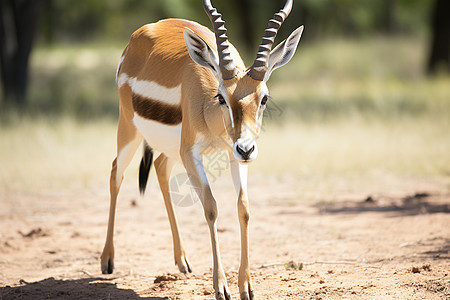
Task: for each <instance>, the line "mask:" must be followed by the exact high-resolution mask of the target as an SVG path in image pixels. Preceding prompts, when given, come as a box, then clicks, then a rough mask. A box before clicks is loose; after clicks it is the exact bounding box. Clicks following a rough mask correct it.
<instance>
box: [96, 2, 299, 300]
mask: <svg viewBox="0 0 450 300" xmlns="http://www.w3.org/2000/svg"><path fill="white" fill-rule="evenodd" d="M292 5H293V0H287V1H286V4H285V6H284V7H283V9H281V10H280V11H279V12H278V13H276V14H275V15H274V17H273V18H272V19H270V20H269V23H268V27H267V29H266V30H265V31H264V37H263V38H262V42H261V44H260V46H259V49H258V53H257V56H256V59H255V61H254V63H253V65H252V66H251V67H249V68H247V67H245V65H244V63H243V61H242V59H241V57H240V55H239V53H238V52H237V50H236V49H235V48H234V46H233V45H232V44H231V43H230V42H229V41H228V37H227V35H226V33H227V29H226V28H225V25H224V24H225V22H224V21H223V19H222V15H221V14H220V13H218V12H217V9H216V8H214V7H213V6H212V4H211V1H210V0H203V7H204V9H205V12H206V13H207V15H208V16H209V18H210V20H211V22H212V25H213V27H214V32H211V31H210V30H209V29H208V28H206V27H204V26H202V25H200V24H198V23H196V22H192V21H187V20H184V19H165V20H161V21H158V22H156V23H152V24H147V25H144V26H143V27H141V28H140V29H138V30H137V31H135V32H134V33H133V34H132V36H131V38H130V41H129V43H128V45H127V46H126V48H125V50H124V52H123V54H122V57H121V59H120V63H119V66H118V68H117V74H116V81H117V86H118V93H119V98H120V113H119V124H118V132H117V156H116V158H115V159H114V161H113V163H112V170H111V177H110V197H111V198H110V209H109V220H108V230H107V236H106V243H105V247H104V249H103V252H102V255H101V270H102V273H104V274H108V273H109V274H111V273H112V272H113V269H114V245H113V235H114V219H115V212H116V203H117V195H118V193H119V189H120V185H121V183H122V180H123V174H124V171H125V169H126V168H127V166H128V165H129V163H130V162H131V160H132V157H133V156H134V154H135V152H136V150H137V148H138V146H139V145H140V144H141V142H142V140H144V147H143V148H144V153H143V156H142V160H141V164H140V169H139V187H140V191H141V193H142V194H143V193H144V192H145V189H146V184H147V180H148V174H149V171H150V167H151V165H152V162H153V154H154V153H157V154H159V155H158V156H157V158H156V159H155V161H154V166H155V170H156V174H157V178H158V181H159V185H160V188H161V191H162V194H163V198H164V203H165V207H166V210H167V214H168V218H169V222H170V228H171V231H172V238H173V249H174V257H175V264H176V265H177V266H178V268H179V270H180V272H182V273H187V272H191V266H190V263H189V261H188V259H187V256H186V251H185V248H184V245H183V240H182V239H181V236H180V232H179V229H178V224H177V218H176V216H175V213H174V209H173V205H172V201H171V196H170V193H169V179H170V174H171V171H172V168H173V167H174V164H175V163H176V162H182V164H183V166H184V168H185V169H186V172H187V174H188V176H189V179H190V181H191V184H192V185H193V186H195V187H196V189H195V190H196V191H197V194H198V197H199V199H200V200H201V204H202V206H203V210H204V215H205V218H206V222H207V224H208V227H209V232H210V238H211V247H212V256H213V286H214V291H215V297H216V299H230V293H229V289H228V286H227V280H226V277H225V273H224V270H223V267H222V263H221V259H220V254H219V243H218V238H217V225H216V221H217V216H218V210H217V203H216V200H215V199H214V197H213V195H212V192H211V188H210V184H209V182H208V178H207V176H206V172H205V167H204V165H203V163H202V154H203V153H204V152H205V151H206V149H208V148H210V147H215V148H217V149H225V150H226V151H227V152H228V153H229V159H230V169H231V173H232V178H233V183H234V186H235V189H236V193H237V196H238V198H237V207H238V216H239V224H240V237H241V261H240V268H239V274H238V285H239V293H240V297H241V299H254V296H253V288H252V284H251V280H250V271H249V250H248V223H249V216H250V214H249V204H248V196H247V172H248V164H249V163H250V162H252V161H254V160H255V158H256V157H257V154H258V148H257V145H256V142H255V140H256V139H257V137H258V135H259V133H260V129H261V122H262V117H263V112H264V109H265V108H266V102H267V101H268V100H269V99H270V96H269V91H268V88H267V85H266V83H267V81H268V79H269V77H270V75H271V74H272V72H273V71H274V70H275V69H277V68H279V67H281V66H283V65H285V64H286V63H288V62H289V60H290V59H291V58H292V56H293V55H294V53H295V51H296V49H297V45H298V43H299V41H300V37H301V35H302V32H303V26H301V27H299V28H297V29H296V30H295V31H293V32H292V33H291V35H290V36H289V37H288V38H287V39H286V40H284V41H283V42H281V43H280V44H279V45H278V46H277V47H276V48H274V49H273V50H272V46H273V44H274V40H275V37H276V35H277V32H278V30H279V28H280V26H281V24H282V23H283V22H284V20H285V19H286V17H287V16H288V15H289V13H290V11H291V9H292Z"/></svg>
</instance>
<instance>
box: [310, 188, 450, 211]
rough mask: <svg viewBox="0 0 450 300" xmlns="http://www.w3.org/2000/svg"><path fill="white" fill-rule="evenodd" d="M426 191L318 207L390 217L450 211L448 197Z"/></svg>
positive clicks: (325, 209) (319, 207) (324, 209)
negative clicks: (394, 197) (382, 214)
mask: <svg viewBox="0 0 450 300" xmlns="http://www.w3.org/2000/svg"><path fill="white" fill-rule="evenodd" d="M437 198H440V197H439V196H433V195H430V194H426V193H416V194H414V195H411V196H406V197H403V198H399V199H377V198H375V197H371V196H369V197H367V198H366V199H364V200H363V201H358V202H355V201H347V202H340V203H333V204H320V205H318V206H317V208H318V209H319V210H320V212H321V213H325V214H357V213H364V212H381V213H387V215H388V216H389V217H405V216H415V215H420V214H435V213H450V203H449V202H448V201H447V200H448V198H447V197H446V199H444V200H445V201H442V199H437Z"/></svg>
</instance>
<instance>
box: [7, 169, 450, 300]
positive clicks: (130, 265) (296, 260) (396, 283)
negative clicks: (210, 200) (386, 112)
mask: <svg viewBox="0 0 450 300" xmlns="http://www.w3.org/2000/svg"><path fill="white" fill-rule="evenodd" d="M302 180H303V179H302V178H296V177H286V178H268V177H267V176H262V175H261V176H259V177H258V176H255V177H252V178H251V179H250V183H249V194H250V208H251V219H250V258H251V273H252V280H253V286H254V290H255V297H256V298H257V299H341V298H344V299H450V191H449V185H448V182H446V181H439V180H436V181H434V180H428V181H426V183H425V184H424V183H423V182H424V181H423V180H422V179H417V180H416V181H414V180H413V181H411V182H407V183H406V184H405V183H403V182H399V184H398V187H399V188H398V189H396V190H395V191H393V190H389V191H383V190H381V189H380V190H378V193H376V192H374V193H371V194H359V193H358V192H355V191H358V187H356V186H352V183H351V182H347V186H348V187H350V188H348V190H347V192H345V193H344V192H342V191H336V193H333V191H331V192H330V193H329V194H330V197H328V198H322V199H321V197H317V199H310V197H308V198H309V199H305V197H303V196H302V194H301V193H300V192H299V191H298V190H297V189H296V186H298V184H299V183H301V181H302ZM392 186H395V184H393V185H392ZM106 192H107V187H104V188H103V189H101V188H99V190H84V191H70V192H68V191H59V192H55V191H42V192H41V193H39V195H36V194H32V193H17V192H14V193H13V192H1V193H0V197H1V198H2V199H1V209H0V299H1V300H7V299H8V300H9V299H213V297H214V293H213V289H212V275H211V265H212V258H211V249H210V242H209V234H208V228H207V226H206V222H205V220H204V217H203V213H202V208H201V205H200V204H199V203H198V202H196V203H194V204H193V205H191V206H186V207H180V206H178V207H176V210H177V215H178V219H179V222H180V228H181V232H182V236H183V239H184V241H185V246H186V250H187V253H188V257H189V260H190V263H191V266H192V269H193V273H192V274H188V275H183V274H180V273H179V272H178V269H177V267H176V266H175V265H174V262H173V254H172V241H171V236H170V228H169V223H168V220H167V217H166V212H165V209H164V204H163V201H162V196H161V194H160V191H159V190H158V187H157V185H156V184H155V182H154V178H153V182H152V183H151V184H150V190H149V192H148V193H147V195H146V196H145V197H144V198H143V199H141V198H139V197H138V196H137V195H138V194H137V187H136V183H133V184H126V185H125V186H124V188H123V189H122V191H121V194H120V196H119V205H118V215H117V223H116V235H115V248H116V259H115V267H116V269H115V272H114V273H113V274H111V275H102V274H101V272H100V261H99V257H100V252H101V250H102V248H103V243H104V238H105V233H106V223H107V210H108V206H109V200H108V197H107V194H106ZM214 193H215V195H216V197H217V198H218V202H219V223H218V227H219V241H220V249H221V256H222V260H223V265H224V268H225V270H226V272H227V277H228V284H229V287H230V290H231V293H232V296H233V299H237V298H238V288H237V270H238V268H239V247H240V243H239V228H238V222H237V213H236V200H235V199H236V197H235V195H234V190H233V188H232V187H231V185H230V183H229V182H228V181H224V182H218V183H217V184H216V186H215V187H214ZM309 193H311V191H309Z"/></svg>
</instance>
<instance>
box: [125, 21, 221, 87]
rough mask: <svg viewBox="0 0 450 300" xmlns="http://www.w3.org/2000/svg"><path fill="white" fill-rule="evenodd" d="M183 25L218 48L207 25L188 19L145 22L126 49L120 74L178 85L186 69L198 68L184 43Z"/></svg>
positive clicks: (166, 85)
mask: <svg viewBox="0 0 450 300" xmlns="http://www.w3.org/2000/svg"><path fill="white" fill-rule="evenodd" d="M184 27H188V28H190V29H192V30H193V31H195V32H196V33H197V34H198V35H199V36H200V37H201V38H202V39H203V40H205V41H206V42H207V43H208V45H209V46H210V47H211V48H212V49H214V50H215V49H216V45H215V37H214V34H213V33H212V32H211V31H210V30H209V29H208V28H206V27H204V26H202V25H200V24H198V23H196V22H192V21H187V20H181V19H165V20H161V21H159V22H157V23H152V24H147V25H144V26H142V27H141V28H139V29H138V30H136V31H135V32H134V33H133V35H132V36H131V38H130V41H129V43H128V45H127V47H126V48H125V50H124V53H123V56H122V57H123V62H122V64H121V66H120V69H119V74H122V73H125V74H127V75H128V76H129V77H135V78H137V79H139V80H147V81H153V82H156V83H158V84H159V85H162V86H165V87H175V86H178V85H179V84H180V83H181V81H182V76H183V71H184V69H185V68H187V67H191V68H196V67H197V65H196V64H195V63H194V62H193V61H192V60H191V58H190V57H189V53H188V51H187V48H186V44H185V42H184V38H183V28H184Z"/></svg>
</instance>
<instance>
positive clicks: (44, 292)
mask: <svg viewBox="0 0 450 300" xmlns="http://www.w3.org/2000/svg"><path fill="white" fill-rule="evenodd" d="M0 299H1V300H12V299H21V300H22V299H23V300H28V299H29V300H32V299H33V300H35V299H51V300H56V299H60V300H62V299H71V300H81V299H95V300H103V299H105V300H109V299H131V300H134V299H147V300H163V299H168V298H160V297H140V296H139V295H137V294H136V293H135V292H134V291H133V290H130V289H121V288H118V287H117V285H116V284H114V283H112V282H111V281H110V279H105V278H84V279H75V280H56V279H54V278H47V279H44V280H41V281H38V282H33V283H25V282H24V285H21V286H16V287H10V286H5V287H1V288H0Z"/></svg>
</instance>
